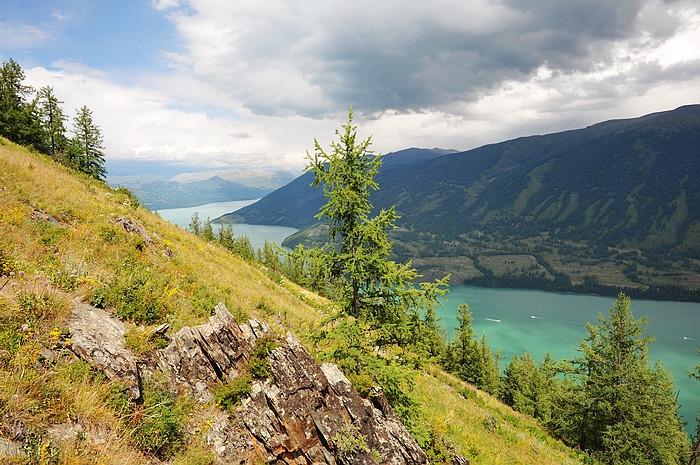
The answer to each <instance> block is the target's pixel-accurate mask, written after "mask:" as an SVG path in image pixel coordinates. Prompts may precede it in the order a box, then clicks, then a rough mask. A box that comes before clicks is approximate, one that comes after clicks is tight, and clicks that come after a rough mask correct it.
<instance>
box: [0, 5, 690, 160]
mask: <svg viewBox="0 0 700 465" xmlns="http://www.w3.org/2000/svg"><path fill="white" fill-rule="evenodd" d="M698 44H700V2H697V0H666V1H664V0H615V1H610V0H566V1H563V0H454V1H453V0H433V1H431V2H425V1H415V0H414V1H411V0H379V1H377V0H372V1H368V0H353V1H352V2H350V1H344V0H335V1H330V0H313V1H311V0H282V1H278V0H267V1H265V2H260V1H259V0H252V1H248V0H235V1H234V0H142V1H138V0H118V1H117V0H101V1H97V0H51V1H48V0H46V1H41V0H3V2H2V8H0V60H1V61H7V60H9V59H10V58H12V59H14V60H15V61H16V62H18V63H19V64H20V65H21V66H22V68H23V69H24V71H25V75H26V80H25V83H27V84H29V85H31V86H33V87H34V88H35V89H39V88H40V87H43V86H47V85H48V86H51V87H53V89H54V92H55V94H56V96H57V97H58V98H59V99H60V100H62V101H63V102H64V103H63V108H64V111H65V112H66V113H67V114H68V115H69V117H71V118H72V116H73V115H74V114H75V109H76V108H79V107H81V106H83V105H87V106H88V108H90V109H91V110H92V111H93V117H94V120H95V122H96V123H97V124H98V125H99V127H100V129H101V131H102V135H103V137H104V146H105V155H106V158H107V166H108V168H109V166H110V163H112V164H115V163H116V162H121V163H122V165H123V163H124V162H126V161H140V162H148V163H141V164H139V165H138V166H149V167H151V168H149V169H152V167H154V166H158V165H159V164H164V163H168V164H171V165H172V164H181V165H183V166H185V165H186V166H187V167H188V169H189V170H192V169H202V170H204V169H208V170H211V169H226V168H235V169H261V168H263V169H284V170H289V171H292V172H300V170H301V169H303V167H304V165H305V164H306V161H305V153H306V151H311V152H312V151H313V149H314V138H316V139H318V141H319V143H320V144H321V146H322V147H324V148H328V147H329V144H330V142H331V140H333V139H336V136H335V134H334V132H335V130H336V129H338V128H339V127H340V125H341V124H343V123H344V122H346V120H347V116H348V111H349V109H350V108H352V109H353V112H354V115H355V119H354V124H355V125H357V126H358V136H359V137H362V138H365V137H368V136H369V135H371V136H372V142H373V145H372V149H374V150H375V152H377V153H388V152H393V151H398V150H401V149H405V148H409V147H422V148H433V147H440V148H444V149H457V150H460V151H462V150H468V149H471V148H475V147H479V146H481V145H484V144H489V143H495V142H501V141H504V140H508V139H513V138H516V137H521V136H528V135H534V134H547V133H551V132H557V131H562V130H568V129H577V128H581V127H585V126H588V125H591V124H595V123H597V122H601V121H605V120H609V119H617V118H632V117H638V116H642V115H645V114H648V113H652V112H657V111H665V110H671V109H674V108H676V107H678V106H681V105H686V104H693V103H700V45H698ZM67 127H68V129H70V127H71V122H70V120H69V122H68V124H67ZM135 166H136V165H135Z"/></svg>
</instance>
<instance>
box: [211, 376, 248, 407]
mask: <svg viewBox="0 0 700 465" xmlns="http://www.w3.org/2000/svg"><path fill="white" fill-rule="evenodd" d="M252 382H253V379H252V377H251V375H250V374H248V373H244V374H242V375H240V376H238V377H237V378H234V379H232V380H231V381H229V382H227V383H225V384H222V385H219V386H217V387H216V389H214V401H215V402H216V403H217V405H219V406H220V407H221V408H223V409H224V410H229V411H230V410H231V409H232V408H233V407H235V406H236V405H238V404H240V403H241V400H242V399H243V398H244V397H246V396H249V395H250V393H251V389H252Z"/></svg>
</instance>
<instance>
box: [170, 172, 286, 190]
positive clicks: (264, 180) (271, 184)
mask: <svg viewBox="0 0 700 465" xmlns="http://www.w3.org/2000/svg"><path fill="white" fill-rule="evenodd" d="M212 177H219V178H222V179H225V180H227V181H230V182H233V183H236V184H242V185H244V186H248V187H257V188H259V189H277V188H279V187H282V186H284V185H285V184H287V183H289V182H290V181H292V180H294V178H296V177H297V175H296V174H292V173H291V172H289V171H272V170H263V169H243V168H241V169H226V170H213V171H194V172H187V173H180V174H178V175H177V176H173V177H172V178H171V179H170V180H171V181H177V182H185V183H187V182H194V181H205V180H207V179H210V178H212Z"/></svg>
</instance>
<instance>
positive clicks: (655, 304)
mask: <svg viewBox="0 0 700 465" xmlns="http://www.w3.org/2000/svg"><path fill="white" fill-rule="evenodd" d="M447 299H448V300H447V302H446V303H445V304H444V305H443V306H442V307H439V308H438V309H437V312H438V314H439V315H440V316H442V318H443V320H442V323H443V325H444V326H445V328H447V329H448V331H449V332H450V333H451V330H452V329H453V328H454V327H456V326H457V324H458V321H457V307H458V306H459V304H461V303H466V304H467V305H469V309H470V310H471V313H472V316H473V318H474V322H473V325H472V326H473V328H474V330H475V332H476V333H477V334H478V335H481V334H482V333H486V336H487V338H488V342H489V345H490V346H491V349H493V351H494V352H495V351H496V350H499V349H500V351H501V355H502V356H503V357H504V359H503V360H502V361H501V364H500V366H501V370H503V368H504V367H505V364H506V363H507V362H508V361H509V360H510V359H511V358H512V357H513V355H515V354H518V355H520V354H523V353H524V352H525V351H526V350H529V351H530V353H531V354H532V356H533V357H534V358H535V360H542V359H543V358H544V355H545V353H546V352H547V351H549V352H550V353H551V354H552V355H553V356H554V358H556V359H570V358H573V357H576V356H577V355H579V352H578V351H577V350H576V349H575V347H578V346H579V345H580V343H581V341H583V340H584V339H585V338H586V337H587V336H588V331H587V330H586V323H587V322H591V323H594V324H597V322H598V320H597V317H598V314H599V313H602V314H603V315H604V316H606V317H607V316H608V311H609V310H610V307H611V306H612V304H613V301H614V298H612V297H600V296H592V295H574V294H558V293H552V292H543V291H533V290H522V289H487V288H479V287H470V286H452V287H450V292H449V294H448V295H447ZM630 308H631V309H632V312H633V314H634V317H635V319H639V318H641V317H642V316H644V315H647V318H648V323H647V327H646V328H647V329H646V332H645V335H648V336H652V337H654V338H655V339H656V341H655V342H653V343H652V344H651V345H650V346H649V356H650V359H651V361H652V363H653V362H655V361H656V360H657V359H661V360H662V361H663V363H664V365H665V366H666V369H667V370H669V371H670V372H671V373H672V374H673V378H674V382H675V384H676V387H677V388H678V390H679V392H678V401H679V403H680V404H681V410H680V413H681V415H682V416H683V418H684V420H685V421H686V422H687V423H688V426H687V427H686V431H688V432H694V431H695V415H696V414H697V412H698V406H699V405H700V382H698V381H697V380H695V379H691V378H689V376H688V374H687V370H690V369H692V368H693V367H694V366H695V365H696V364H698V363H700V354H699V353H698V352H697V351H696V348H699V347H700V304H698V303H688V302H666V301H651V300H632V305H631V307H630Z"/></svg>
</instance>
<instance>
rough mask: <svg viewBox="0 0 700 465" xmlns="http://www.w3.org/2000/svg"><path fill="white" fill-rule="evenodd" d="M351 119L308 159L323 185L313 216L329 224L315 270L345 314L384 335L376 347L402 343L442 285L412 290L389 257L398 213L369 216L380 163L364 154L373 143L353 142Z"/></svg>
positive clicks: (406, 270)
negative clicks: (413, 316)
mask: <svg viewBox="0 0 700 465" xmlns="http://www.w3.org/2000/svg"><path fill="white" fill-rule="evenodd" d="M352 117H353V114H352V110H350V113H349V115H348V121H347V123H346V124H344V125H342V131H341V130H336V135H338V136H339V141H338V142H335V141H333V142H331V151H330V152H328V153H327V152H326V151H324V150H323V148H321V145H320V144H319V143H318V141H317V140H314V145H315V151H314V155H313V156H311V154H308V153H307V157H308V159H309V165H308V167H307V168H306V170H307V172H311V173H313V174H314V181H313V185H314V186H316V187H319V186H323V192H324V196H325V197H326V199H327V203H326V204H325V205H324V206H322V207H321V209H320V210H319V213H318V215H317V218H319V219H321V218H325V219H327V220H328V221H329V236H328V244H327V246H326V248H325V250H324V251H323V254H322V255H320V256H319V257H320V258H321V260H322V265H321V267H322V269H324V270H325V272H326V279H327V287H328V288H331V289H334V290H336V291H337V292H336V293H335V294H334V295H333V297H334V298H335V299H336V300H338V301H339V302H340V303H341V304H342V306H343V307H342V310H343V312H344V313H345V314H346V315H351V316H354V317H356V318H360V319H362V320H364V321H367V322H371V325H372V326H373V327H374V328H375V329H377V330H380V331H382V332H383V333H384V334H383V335H384V337H383V338H378V339H377V340H376V342H377V343H379V344H380V345H384V344H392V343H399V344H402V343H405V341H403V340H402V339H404V337H403V335H404V334H405V331H403V328H405V323H406V322H407V321H408V320H409V318H408V315H409V313H410V311H411V310H416V311H418V310H420V309H424V308H428V307H431V306H433V305H435V303H436V302H437V300H438V298H439V297H441V296H443V295H444V294H445V292H447V291H446V287H447V280H446V279H445V280H442V281H438V282H436V283H432V284H429V283H425V285H421V287H420V288H416V287H415V286H414V285H413V283H412V282H413V280H414V279H417V278H418V275H417V273H416V271H415V270H414V269H413V268H412V267H411V264H410V263H407V264H404V265H400V264H397V263H396V262H394V261H392V260H390V259H389V256H390V255H391V252H392V243H391V242H390V241H389V240H388V239H387V230H389V229H394V228H395V225H394V223H395V221H396V219H397V218H398V215H397V214H396V211H395V209H394V207H393V206H392V207H391V208H389V209H381V210H380V211H379V212H377V213H376V215H375V216H374V217H370V213H371V212H372V209H373V207H372V204H371V202H370V200H369V196H370V191H372V190H377V189H378V188H379V186H378V184H377V183H376V182H375V181H374V177H375V176H376V174H377V173H378V171H379V168H380V166H381V163H382V161H381V157H380V156H376V157H375V156H373V155H372V151H371V150H369V146H370V144H371V137H369V138H367V139H366V140H364V141H362V142H357V141H356V137H357V128H356V127H355V126H353V125H352Z"/></svg>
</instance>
